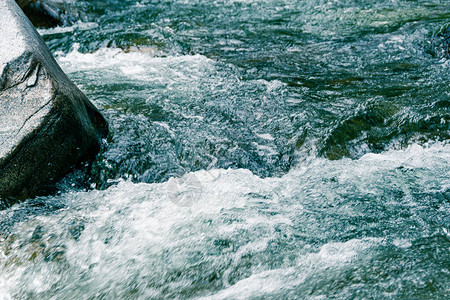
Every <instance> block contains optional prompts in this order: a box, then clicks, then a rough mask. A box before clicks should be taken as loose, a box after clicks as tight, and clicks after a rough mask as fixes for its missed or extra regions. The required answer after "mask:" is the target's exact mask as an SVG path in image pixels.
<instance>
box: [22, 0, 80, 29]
mask: <svg viewBox="0 0 450 300" xmlns="http://www.w3.org/2000/svg"><path fill="white" fill-rule="evenodd" d="M16 2H17V4H18V5H19V6H20V8H21V9H22V10H23V11H24V13H25V15H26V16H27V17H28V18H29V19H30V21H31V23H33V25H34V26H36V27H46V28H48V27H55V26H66V25H70V24H72V23H74V22H75V17H74V16H73V15H72V14H71V13H70V12H68V11H67V9H66V7H65V6H64V1H56V2H55V1H49V0H16Z"/></svg>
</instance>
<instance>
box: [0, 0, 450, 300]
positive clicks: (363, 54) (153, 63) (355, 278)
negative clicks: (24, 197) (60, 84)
mask: <svg viewBox="0 0 450 300" xmlns="http://www.w3.org/2000/svg"><path fill="white" fill-rule="evenodd" d="M72 5H73V7H74V8H76V10H75V9H74V11H76V14H78V17H79V18H80V20H81V21H80V22H78V23H76V24H74V25H73V26H70V27H66V28H56V29H41V30H39V32H40V33H41V35H43V37H44V40H45V41H46V42H47V44H48V45H49V47H50V49H51V50H52V52H53V53H54V54H55V56H56V58H57V60H58V62H59V63H60V65H61V66H62V68H63V69H64V71H65V72H66V73H67V74H68V75H69V77H70V78H71V79H72V80H73V81H74V82H75V83H76V84H77V85H78V86H79V87H80V88H81V89H82V90H83V91H84V92H85V93H86V95H87V96H88V97H89V98H90V99H91V100H92V101H93V102H94V103H95V104H96V105H97V106H98V107H99V108H100V109H101V111H102V112H103V113H104V115H105V116H106V117H107V119H108V120H109V122H110V126H111V134H110V136H109V137H108V139H107V140H106V141H105V143H104V149H103V151H102V152H101V153H100V155H99V156H98V157H97V160H96V161H95V162H94V164H93V166H92V168H90V169H89V170H79V171H76V172H74V173H73V174H71V175H69V176H68V177H67V178H65V179H64V180H63V181H62V182H61V183H60V184H59V187H60V192H59V193H57V194H56V195H52V196H48V197H38V198H36V199H30V200H28V201H26V202H24V203H21V204H18V205H15V206H13V207H11V208H8V209H6V210H3V211H1V212H0V270H1V272H0V295H1V296H0V299H1V297H4V298H5V299H29V298H31V299H34V298H44V299H47V298H52V297H54V298H55V299H60V298H64V299H80V298H81V299H97V298H99V299H135V298H138V299H148V298H182V299H185V298H207V299H209V298H211V299H262V298H275V299H328V298H339V299H341V298H343V299H347V298H350V299H353V298H357V299H360V298H376V299H380V298H381V299H383V298H387V299H391V298H396V299H422V298H432V299H446V298H449V297H450V288H449V286H450V269H449V266H450V254H449V253H450V252H449V249H450V233H449V230H450V145H449V138H450V130H449V129H450V128H449V122H450V89H449V84H450V76H449V75H450V72H449V71H450V62H449V53H448V41H447V42H446V41H445V36H446V34H447V31H448V29H447V28H448V26H449V24H450V23H449V22H450V6H449V5H450V4H449V3H448V1H401V0H400V1H318V0H306V1H272V0H266V1H262V0H261V1H257V0H254V1H251V0H248V1H245V0H242V1H90V2H85V1H77V2H76V3H74V4H72Z"/></svg>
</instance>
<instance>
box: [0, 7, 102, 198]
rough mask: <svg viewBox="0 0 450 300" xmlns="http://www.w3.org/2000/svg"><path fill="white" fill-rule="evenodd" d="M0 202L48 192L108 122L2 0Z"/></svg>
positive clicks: (92, 147) (94, 145) (95, 144)
mask: <svg viewBox="0 0 450 300" xmlns="http://www.w3.org/2000/svg"><path fill="white" fill-rule="evenodd" d="M0 10H1V11H2V14H1V15H0V38H1V40H2V41H6V42H5V43H4V42H2V43H0V198H3V200H1V201H0V202H3V204H5V203H6V202H5V199H9V200H8V202H7V204H11V203H14V202H15V201H16V200H17V199H22V198H27V197H30V196H35V195H39V194H44V193H46V192H48V191H49V190H50V189H51V188H52V187H53V185H54V183H55V182H56V181H57V180H58V179H59V178H61V176H63V175H64V174H66V173H67V172H68V171H69V170H70V169H71V168H72V167H73V166H74V165H76V164H77V163H79V162H81V161H84V160H88V159H89V158H92V157H94V156H95V155H96V153H97V152H98V149H99V146H100V143H101V139H102V138H103V137H105V136H106V135H107V133H108V126H107V122H106V121H105V119H104V118H103V116H102V115H101V114H100V113H99V111H98V110H97V109H96V108H95V106H94V105H93V104H92V103H91V102H90V101H89V100H88V99H87V98H86V96H85V95H84V94H83V93H82V92H81V91H80V90H79V89H78V88H77V87H76V86H75V85H74V84H73V83H72V82H71V81H70V80H69V79H68V78H67V76H66V75H65V74H64V72H63V71H62V70H61V68H60V67H59V66H58V64H57V63H56V61H55V60H54V58H53V56H52V54H51V53H50V51H49V50H48V48H47V47H46V45H45V44H44V42H43V41H42V39H41V37H40V36H39V34H38V33H37V32H36V30H35V29H34V27H33V25H32V24H31V23H30V22H29V20H28V19H27V18H26V16H25V15H24V14H23V12H22V11H21V10H20V8H19V6H18V5H17V4H16V3H15V2H14V1H13V0H2V1H0Z"/></svg>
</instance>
